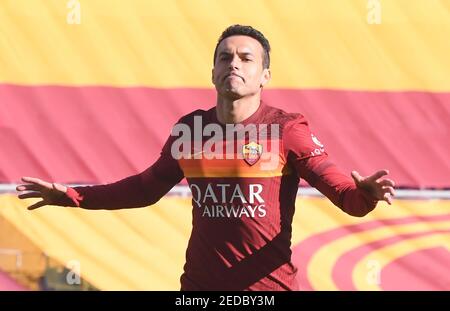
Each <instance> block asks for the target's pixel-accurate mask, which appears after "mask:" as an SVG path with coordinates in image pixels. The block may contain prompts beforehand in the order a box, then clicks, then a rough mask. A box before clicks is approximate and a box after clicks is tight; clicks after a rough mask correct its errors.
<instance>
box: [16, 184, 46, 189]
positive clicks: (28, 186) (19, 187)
mask: <svg viewBox="0 0 450 311" xmlns="http://www.w3.org/2000/svg"><path fill="white" fill-rule="evenodd" d="M41 188H42V186H40V185H34V184H32V185H30V184H28V185H18V186H17V187H16V190H17V191H27V190H31V191H38V190H41Z"/></svg>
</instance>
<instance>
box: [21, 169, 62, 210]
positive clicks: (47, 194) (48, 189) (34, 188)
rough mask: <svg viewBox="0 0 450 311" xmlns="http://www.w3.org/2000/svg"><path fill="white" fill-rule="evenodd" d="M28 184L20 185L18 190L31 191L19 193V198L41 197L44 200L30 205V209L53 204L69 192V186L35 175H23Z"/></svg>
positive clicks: (23, 179)
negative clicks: (44, 179)
mask: <svg viewBox="0 0 450 311" xmlns="http://www.w3.org/2000/svg"><path fill="white" fill-rule="evenodd" d="M22 181H23V182H25V183H26V184H23V185H18V186H17V187H16V190H17V191H31V192H26V193H21V194H19V195H18V197H19V199H29V198H41V199H42V200H41V201H39V202H37V203H35V204H33V205H30V206H28V209H29V210H34V209H36V208H39V207H42V206H45V205H51V204H53V203H55V202H56V201H57V200H58V199H59V198H61V197H62V196H63V195H65V193H66V192H67V187H66V186H64V185H61V184H57V183H50V182H47V181H43V180H41V179H39V178H34V177H22Z"/></svg>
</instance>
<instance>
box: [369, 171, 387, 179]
mask: <svg viewBox="0 0 450 311" xmlns="http://www.w3.org/2000/svg"><path fill="white" fill-rule="evenodd" d="M387 174H389V171H388V170H381V171H378V172H376V173H375V174H373V175H372V176H369V177H367V180H368V181H375V180H377V179H378V178H380V177H383V176H384V175H387Z"/></svg>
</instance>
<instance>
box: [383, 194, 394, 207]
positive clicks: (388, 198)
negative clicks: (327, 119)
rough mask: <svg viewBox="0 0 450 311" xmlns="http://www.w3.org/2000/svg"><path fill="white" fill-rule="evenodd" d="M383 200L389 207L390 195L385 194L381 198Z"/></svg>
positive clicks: (390, 202) (390, 203)
mask: <svg viewBox="0 0 450 311" xmlns="http://www.w3.org/2000/svg"><path fill="white" fill-rule="evenodd" d="M383 200H384V201H386V202H387V203H388V204H389V205H392V197H391V194H390V193H385V194H384V196H383Z"/></svg>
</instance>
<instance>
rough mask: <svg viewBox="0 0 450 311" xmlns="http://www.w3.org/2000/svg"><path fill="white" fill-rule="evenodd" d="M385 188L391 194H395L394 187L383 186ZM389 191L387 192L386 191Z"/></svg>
mask: <svg viewBox="0 0 450 311" xmlns="http://www.w3.org/2000/svg"><path fill="white" fill-rule="evenodd" d="M383 190H384V191H385V193H389V194H390V195H391V196H393V197H394V196H395V190H394V188H392V187H383ZM386 191H387V192H386Z"/></svg>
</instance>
